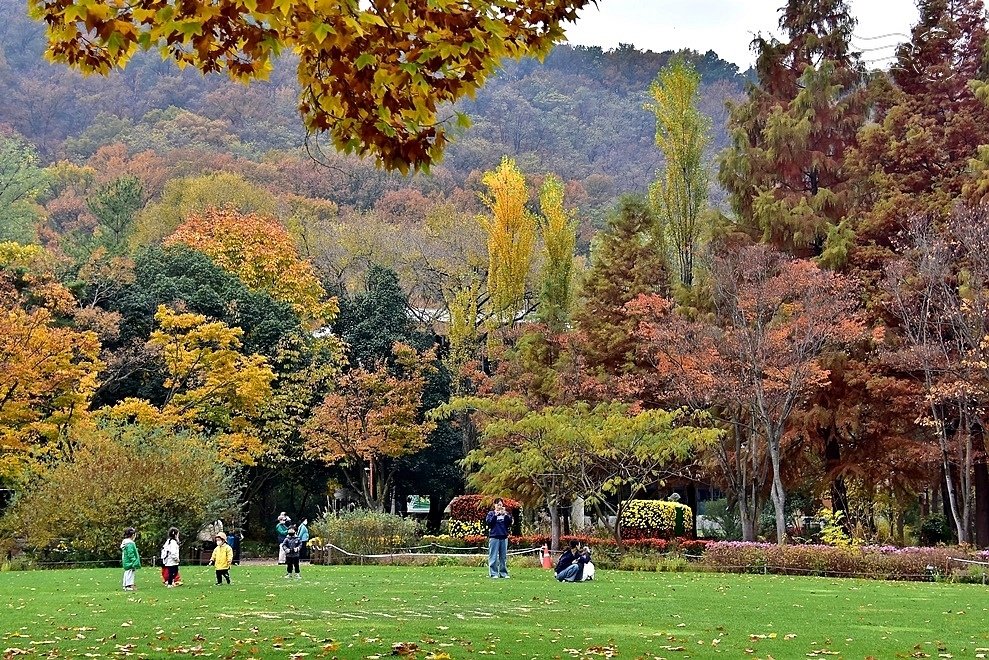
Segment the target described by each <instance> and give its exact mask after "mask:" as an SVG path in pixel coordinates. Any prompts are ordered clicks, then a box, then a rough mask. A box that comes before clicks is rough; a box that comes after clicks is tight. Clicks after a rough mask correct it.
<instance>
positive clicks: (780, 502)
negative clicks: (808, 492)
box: [769, 439, 786, 545]
mask: <svg viewBox="0 0 989 660" xmlns="http://www.w3.org/2000/svg"><path fill="white" fill-rule="evenodd" d="M769 458H770V461H771V462H772V466H773V487H772V489H771V490H770V495H771V497H772V500H773V509H774V510H775V512H776V543H778V544H779V545H785V544H786V492H785V491H784V490H783V478H782V477H781V476H780V443H779V439H776V440H775V441H774V440H770V441H769Z"/></svg>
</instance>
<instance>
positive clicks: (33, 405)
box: [0, 243, 102, 483]
mask: <svg viewBox="0 0 989 660" xmlns="http://www.w3.org/2000/svg"><path fill="white" fill-rule="evenodd" d="M0 304H2V307H0V309H2V312H3V313H2V314H0V482H6V483H11V482H14V481H17V480H19V479H22V478H23V477H25V476H26V470H27V469H28V468H29V467H31V466H32V465H33V464H34V463H35V462H36V461H38V460H41V461H47V460H52V459H60V458H64V457H66V456H69V455H71V452H72V444H71V441H70V437H69V434H68V431H69V429H70V427H72V426H73V425H74V424H76V423H77V422H79V421H81V420H83V419H84V418H85V416H86V412H87V409H88V407H89V403H90V400H91V398H92V396H93V392H94V391H95V389H96V385H97V382H98V381H97V378H98V374H99V371H100V369H101V366H102V365H101V363H100V361H99V352H100V345H99V340H98V339H97V337H96V334H95V333H93V332H88V331H80V330H77V329H75V328H73V327H72V326H71V325H69V324H67V323H66V320H67V319H68V318H69V317H70V314H71V313H72V311H73V309H74V308H75V301H74V299H73V298H72V296H71V294H70V293H69V292H68V291H67V290H66V289H65V288H64V287H62V286H61V285H60V284H59V283H58V282H57V281H56V280H55V278H54V276H53V274H52V272H51V270H50V266H46V264H45V255H44V253H43V252H42V251H41V249H40V248H38V247H36V246H21V245H18V244H16V243H0Z"/></svg>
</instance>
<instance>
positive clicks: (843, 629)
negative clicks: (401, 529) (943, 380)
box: [0, 566, 989, 659]
mask: <svg viewBox="0 0 989 660" xmlns="http://www.w3.org/2000/svg"><path fill="white" fill-rule="evenodd" d="M182 573H183V578H184V579H185V582H186V583H185V585H184V586H182V587H179V588H177V589H171V590H168V589H165V588H164V587H163V586H162V585H161V582H160V580H159V579H158V578H159V573H158V571H157V570H155V569H143V570H141V571H139V572H138V585H137V586H138V591H137V592H134V593H125V592H123V591H121V590H120V571H118V570H104V569H91V570H66V571H34V572H11V573H0V635H2V641H0V650H3V649H6V653H5V655H6V657H13V656H15V655H16V654H17V651H14V650H13V649H20V650H23V651H27V652H30V653H32V654H37V655H39V656H40V655H52V656H55V655H58V656H61V657H107V656H114V655H120V656H122V655H135V656H151V657H154V656H163V655H167V654H174V653H183V654H194V655H196V654H198V655H204V656H205V655H212V656H214V657H245V658H246V657H249V656H254V657H272V658H288V657H291V656H297V657H307V656H309V657H313V658H316V657H334V656H335V657H340V658H368V657H377V656H390V655H391V654H392V645H393V644H395V643H399V642H406V643H409V644H415V645H416V647H417V655H416V657H418V658H420V659H421V658H425V657H437V658H443V657H447V656H449V657H451V658H476V657H480V656H483V655H494V656H499V657H522V658H571V657H574V658H577V657H602V656H608V655H610V654H612V653H614V654H616V655H618V656H619V657H620V658H638V657H645V658H654V657H663V658H713V657H721V658H740V657H756V658H768V657H770V656H772V657H774V658H777V659H784V658H805V657H824V656H829V657H843V658H864V657H868V656H874V657H876V658H896V657H902V658H908V657H933V658H938V657H955V658H975V657H984V656H982V655H980V654H985V655H986V656H989V589H987V588H986V587H982V586H980V585H952V584H931V583H907V582H899V583H888V582H868V581H860V580H836V579H822V578H797V577H776V576H762V575H751V576H750V575H744V576H739V575H716V574H698V573H680V574H669V573H627V572H619V571H599V572H598V578H599V579H597V580H595V581H593V582H586V583H581V584H560V583H558V582H556V581H555V580H553V579H552V578H551V577H550V574H549V572H548V571H541V570H538V569H515V570H514V571H513V574H512V579H510V580H491V579H489V578H487V577H486V571H485V570H484V569H470V568H462V567H430V568H413V567H388V566H384V567H360V566H329V567H324V566H317V567H308V566H304V567H303V577H304V579H303V580H301V581H295V580H292V581H289V580H285V579H283V574H282V570H281V569H280V568H278V567H274V566H254V567H237V566H235V567H234V568H233V570H232V571H231V573H232V578H233V581H234V584H233V585H232V587H226V586H224V587H214V586H212V582H213V575H212V571H211V570H210V569H208V568H201V567H194V566H189V567H184V568H183V569H182ZM430 654H432V655H430ZM443 654H446V655H443ZM922 654H926V655H922ZM948 654H950V655H948Z"/></svg>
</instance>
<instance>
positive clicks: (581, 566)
mask: <svg viewBox="0 0 989 660" xmlns="http://www.w3.org/2000/svg"><path fill="white" fill-rule="evenodd" d="M588 565H590V566H591V571H590V575H591V576H593V575H594V569H593V566H594V565H593V564H591V549H590V548H589V547H587V546H586V545H585V546H584V549H583V550H582V551H581V552H580V554H579V555H577V558H576V559H574V562H573V563H572V564H570V566H568V567H567V568H564V569H563V570H562V571H560V572H559V573H557V574H556V579H557V580H559V581H560V582H582V581H583V580H585V579H588V580H589V579H590V577H586V578H585V576H584V571H585V567H586V566H588Z"/></svg>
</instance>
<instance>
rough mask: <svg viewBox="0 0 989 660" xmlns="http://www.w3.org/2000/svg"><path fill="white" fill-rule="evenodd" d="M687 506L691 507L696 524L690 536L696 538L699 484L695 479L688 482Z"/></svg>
mask: <svg viewBox="0 0 989 660" xmlns="http://www.w3.org/2000/svg"><path fill="white" fill-rule="evenodd" d="M687 506H689V507H690V512H691V515H692V516H693V518H694V524H693V526H692V528H691V530H690V534H688V536H689V537H690V538H692V539H696V538H697V484H695V483H694V482H693V481H691V482H690V483H689V484H687Z"/></svg>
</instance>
